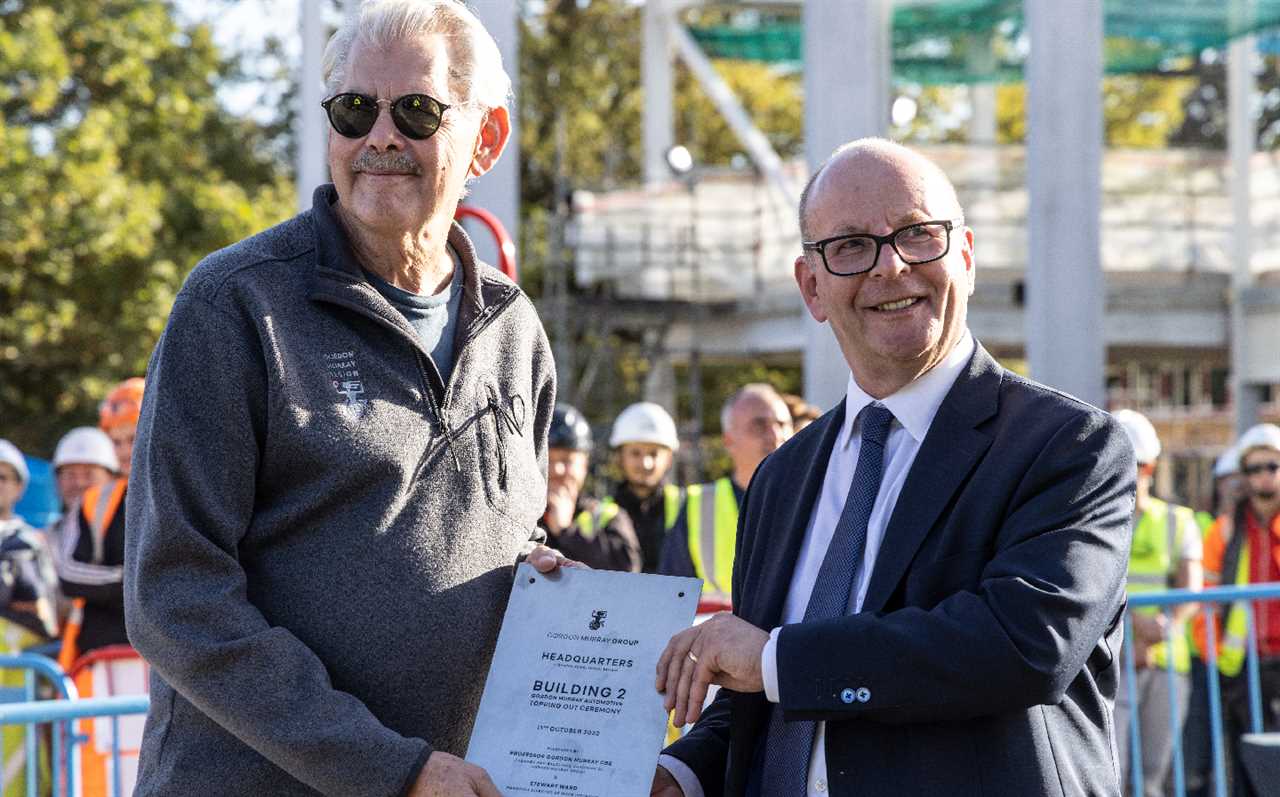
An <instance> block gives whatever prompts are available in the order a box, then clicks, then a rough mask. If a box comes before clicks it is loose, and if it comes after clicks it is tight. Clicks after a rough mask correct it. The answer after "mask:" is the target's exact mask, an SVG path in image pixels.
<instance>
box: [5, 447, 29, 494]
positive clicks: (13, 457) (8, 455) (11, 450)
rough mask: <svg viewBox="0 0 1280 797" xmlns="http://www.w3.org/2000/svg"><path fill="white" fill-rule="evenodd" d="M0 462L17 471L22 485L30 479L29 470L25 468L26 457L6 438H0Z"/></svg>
mask: <svg viewBox="0 0 1280 797" xmlns="http://www.w3.org/2000/svg"><path fill="white" fill-rule="evenodd" d="M0 462H3V463H4V464H6V465H10V466H12V467H13V469H14V470H15V471H17V472H18V480H19V481H21V482H22V483H23V484H24V485H25V484H26V483H27V482H29V481H31V472H30V471H28V470H27V458H26V457H24V456H22V452H21V451H19V450H18V447H17V446H15V445H14V444H13V443H10V442H9V441H8V440H0Z"/></svg>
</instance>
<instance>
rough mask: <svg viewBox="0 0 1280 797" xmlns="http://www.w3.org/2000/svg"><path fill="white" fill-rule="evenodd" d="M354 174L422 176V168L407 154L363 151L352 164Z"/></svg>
mask: <svg viewBox="0 0 1280 797" xmlns="http://www.w3.org/2000/svg"><path fill="white" fill-rule="evenodd" d="M351 171H353V172H367V173H369V174H422V167H421V166H419V165H418V162H417V161H415V160H414V159H413V157H412V156H410V155H409V154H408V153H407V152H376V151H374V150H371V149H365V150H361V151H360V154H359V155H357V156H356V159H355V161H354V162H353V163H352V164H351Z"/></svg>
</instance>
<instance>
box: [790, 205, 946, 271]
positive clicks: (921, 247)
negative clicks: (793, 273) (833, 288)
mask: <svg viewBox="0 0 1280 797" xmlns="http://www.w3.org/2000/svg"><path fill="white" fill-rule="evenodd" d="M963 225H964V221H962V220H960V219H942V220H937V221H933V220H931V221H918V222H916V223H915V224H908V225H907V226H905V227H899V228H898V229H896V230H894V231H893V232H891V233H889V234H888V235H871V234H870V233H852V234H849V235H836V236H833V237H831V238H823V239H822V240H821V241H803V242H802V243H801V244H800V246H801V247H802V248H803V249H804V250H805V251H806V252H817V253H818V254H819V255H821V256H822V265H824V266H826V268H827V271H829V272H831V273H832V274H834V275H835V276H837V277H852V276H853V275H855V274H862V273H863V272H866V271H870V270H871V269H873V268H875V265H876V262H877V261H879V260H880V250H881V248H882V247H884V246H886V245H887V246H890V247H893V251H895V252H897V253H898V257H900V258H902V262H903V263H907V264H908V265H912V266H918V265H921V264H922V263H932V262H933V261H935V260H940V259H942V258H944V257H946V256H947V252H950V251H951V230H952V228H954V227H958V226H963Z"/></svg>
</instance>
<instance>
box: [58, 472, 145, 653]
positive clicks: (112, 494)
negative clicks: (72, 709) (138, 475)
mask: <svg viewBox="0 0 1280 797" xmlns="http://www.w3.org/2000/svg"><path fill="white" fill-rule="evenodd" d="M128 486H129V480H128V479H116V480H115V481H114V482H108V483H107V484H104V485H99V486H95V487H90V488H89V489H88V490H85V493H84V496H83V497H82V498H81V499H80V501H81V507H82V508H81V511H82V512H83V513H84V519H85V521H87V522H88V524H89V536H90V537H91V538H92V540H91V541H92V543H93V564H95V565H100V564H102V561H103V559H105V558H106V539H107V529H109V528H110V527H111V521H112V519H114V518H115V516H116V512H117V511H119V509H120V504H121V503H122V502H123V501H124V491H125V488H127V487H128ZM83 627H84V598H73V599H72V601H71V611H70V613H69V614H68V615H67V621H66V622H65V623H64V624H63V626H62V647H61V649H60V650H59V651H58V665H59V666H61V667H62V669H63V670H70V669H71V665H72V663H73V662H74V661H75V660H76V659H78V658H79V657H80V644H79V643H80V629H81V628H83Z"/></svg>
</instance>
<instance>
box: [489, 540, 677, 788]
mask: <svg viewBox="0 0 1280 797" xmlns="http://www.w3.org/2000/svg"><path fill="white" fill-rule="evenodd" d="M701 589H702V582H701V580H699V579H696V578H677V577H674V576H656V575H645V574H640V573H617V572H611V571H606V570H585V569H577V568H562V569H560V570H557V571H556V572H555V573H552V574H550V575H544V574H542V573H539V572H538V571H536V570H535V569H534V568H533V567H532V566H530V565H528V564H522V565H520V567H519V568H517V569H516V580H515V585H514V586H513V587H512V590H511V601H510V602H509V603H508V604H507V613H506V615H505V616H504V617H503V620H502V631H501V632H500V633H499V635H498V648H497V650H496V652H495V653H494V656H493V664H492V665H491V666H490V668H489V679H488V681H487V682H486V683H485V688H484V697H483V698H482V699H481V701H480V713H479V716H478V717H477V718H476V725H475V729H474V730H473V731H472V733H471V744H470V746H469V747H468V748H467V760H468V761H470V762H471V763H473V764H477V765H478V766H481V767H484V769H485V770H486V771H488V773H489V777H491V778H493V782H494V783H495V784H497V786H498V790H499V791H501V792H502V794H503V795H504V797H525V795H561V796H563V795H573V796H574V797H648V794H649V787H650V786H651V785H652V783H653V773H654V768H655V767H656V765H657V763H658V753H659V752H661V750H662V743H663V739H664V736H665V730H666V725H667V714H666V711H665V710H664V709H663V707H662V695H660V694H658V692H657V690H656V689H654V678H655V670H656V668H657V666H658V656H660V655H661V654H662V650H663V648H665V647H666V645H667V641H668V640H670V639H671V637H672V636H674V635H675V634H676V633H678V632H679V631H681V630H682V629H685V628H688V627H689V626H690V625H691V624H692V623H693V616H694V613H695V612H696V611H697V607H698V594H699V592H700V590H701Z"/></svg>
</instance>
